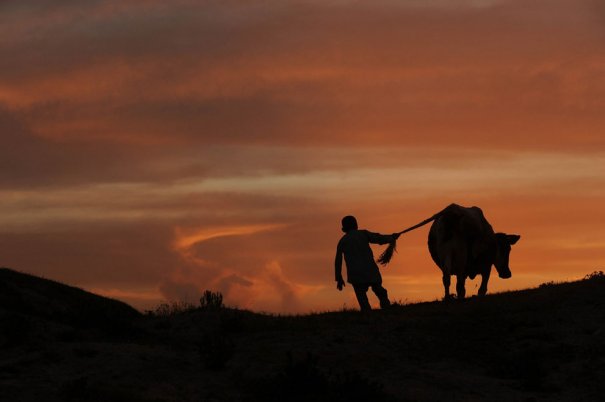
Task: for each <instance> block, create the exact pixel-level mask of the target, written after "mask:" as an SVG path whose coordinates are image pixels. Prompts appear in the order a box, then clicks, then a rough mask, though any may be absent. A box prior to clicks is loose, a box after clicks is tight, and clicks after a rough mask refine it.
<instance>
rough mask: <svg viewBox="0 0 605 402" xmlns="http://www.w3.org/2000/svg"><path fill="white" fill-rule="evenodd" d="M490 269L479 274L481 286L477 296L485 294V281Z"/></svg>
mask: <svg viewBox="0 0 605 402" xmlns="http://www.w3.org/2000/svg"><path fill="white" fill-rule="evenodd" d="M490 271H491V270H488V271H487V272H485V273H482V274H481V286H479V293H477V294H478V295H479V296H485V294H486V293H487V282H488V281H489V274H490Z"/></svg>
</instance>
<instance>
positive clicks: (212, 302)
mask: <svg viewBox="0 0 605 402" xmlns="http://www.w3.org/2000/svg"><path fill="white" fill-rule="evenodd" d="M223 307H225V305H224V304H223V295H222V294H221V292H212V291H210V290H206V291H204V294H203V295H202V297H200V308H201V309H202V310H220V309H222V308H223Z"/></svg>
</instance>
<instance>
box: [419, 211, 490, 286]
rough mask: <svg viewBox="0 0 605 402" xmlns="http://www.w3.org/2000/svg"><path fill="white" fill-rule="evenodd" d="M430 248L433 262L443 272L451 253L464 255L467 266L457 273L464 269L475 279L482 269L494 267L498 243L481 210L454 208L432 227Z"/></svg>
mask: <svg viewBox="0 0 605 402" xmlns="http://www.w3.org/2000/svg"><path fill="white" fill-rule="evenodd" d="M428 246H429V252H430V254H431V257H432V258H433V261H435V264H437V265H438V266H439V268H441V269H442V270H443V269H444V263H445V261H444V259H445V258H447V257H449V256H450V255H451V253H455V252H458V253H462V254H463V255H464V256H465V260H466V262H467V263H466V266H464V267H454V269H458V268H462V269H464V270H465V272H466V273H467V274H469V275H470V276H472V277H474V275H476V274H477V273H478V272H479V271H480V270H481V269H484V268H485V267H486V266H487V267H489V266H491V259H492V258H493V254H494V252H495V247H496V243H495V235H494V230H493V229H492V226H491V225H490V224H489V222H488V221H487V219H485V216H484V215H483V212H482V211H481V209H480V208H478V207H470V208H467V207H462V206H460V205H457V204H451V205H450V206H448V207H447V208H446V209H444V210H443V211H442V213H441V214H440V216H439V217H438V218H437V219H435V221H434V222H433V224H432V225H431V229H430V230H429V239H428ZM451 273H452V274H457V273H458V272H451Z"/></svg>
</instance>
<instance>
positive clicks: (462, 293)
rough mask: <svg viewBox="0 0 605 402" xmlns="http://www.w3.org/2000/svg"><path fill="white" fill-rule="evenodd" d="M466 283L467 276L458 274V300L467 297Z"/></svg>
mask: <svg viewBox="0 0 605 402" xmlns="http://www.w3.org/2000/svg"><path fill="white" fill-rule="evenodd" d="M465 281H466V275H464V274H458V275H456V293H457V295H458V299H459V300H462V299H464V296H465V295H466V289H464V282H465Z"/></svg>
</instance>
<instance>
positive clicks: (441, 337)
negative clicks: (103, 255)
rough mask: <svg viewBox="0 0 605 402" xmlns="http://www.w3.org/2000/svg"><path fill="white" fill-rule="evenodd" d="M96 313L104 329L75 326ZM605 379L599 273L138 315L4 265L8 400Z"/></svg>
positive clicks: (468, 388) (407, 395)
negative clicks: (392, 299) (338, 300)
mask: <svg viewBox="0 0 605 402" xmlns="http://www.w3.org/2000/svg"><path fill="white" fill-rule="evenodd" d="M436 286H438V284H437V283H436ZM116 317H119V318H120V319H119V320H117V321H116ZM3 320H4V321H3ZM124 320H126V321H124ZM95 322H97V323H98V322H106V323H108V325H107V326H105V327H104V328H101V329H95V328H93V327H89V328H93V329H92V330H91V329H81V328H86V326H87V325H93V326H94V325H95V324H92V323H95ZM124 322H128V323H129V324H128V325H123V323H124ZM109 324H110V325H109ZM101 327H103V326H101ZM79 328H80V329H79ZM604 378H605V276H604V275H603V274H602V273H595V274H592V275H590V276H588V277H587V278H586V279H584V280H581V281H576V282H570V283H559V284H557V283H548V284H544V285H541V286H540V287H538V288H535V289H527V290H521V291H515V292H506V293H500V294H494V295H488V296H486V297H483V298H477V297H474V298H470V299H467V300H465V301H464V302H459V301H452V302H447V303H444V302H441V301H435V302H428V303H418V304H411V305H396V306H394V307H393V308H392V309H389V310H385V311H372V312H370V313H368V314H362V313H360V312H357V311H336V312H325V313H318V314H309V315H302V316H275V315H267V314H257V313H253V312H250V311H242V310H237V309H229V308H224V307H216V306H213V308H208V306H206V308H193V307H187V306H185V305H175V306H173V307H172V308H163V309H159V310H158V311H157V313H156V314H147V315H140V314H138V313H137V312H136V311H135V310H134V309H132V308H130V307H129V306H127V305H125V304H123V303H120V302H117V301H115V300H110V299H106V298H103V297H100V296H96V295H92V294H90V293H87V292H84V291H82V290H80V289H76V288H72V287H69V286H65V285H62V284H59V283H56V282H52V281H47V280H44V279H40V278H35V277H32V276H29V275H24V274H19V273H16V272H14V271H10V270H0V399H1V400H3V401H4V400H7V401H24V402H27V401H40V400H44V401H51V402H55V401H56V402H59V401H61V402H63V401H82V402H85V401H95V402H101V401H112V402H113V401H129V402H133V401H134V402H152V401H153V402H169V401H179V402H181V401H244V402H250V401H263V402H278V401H279V402H287V401H297V402H298V401H300V402H302V401H305V402H306V401H326V402H327V401H329V402H345V401H346V402H351V401H364V402H368V401H371V402H379V401H383V402H384V401H393V402H394V401H401V402H406V401H410V402H411V401H415V402H423V401H439V402H441V401H464V402H467V401H477V402H479V401H490V402H498V401H501V402H509V401H521V402H538V401H570V402H571V401H573V402H575V401H589V402H591V401H595V402H596V401H602V400H603V395H605V381H603V379H604Z"/></svg>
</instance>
